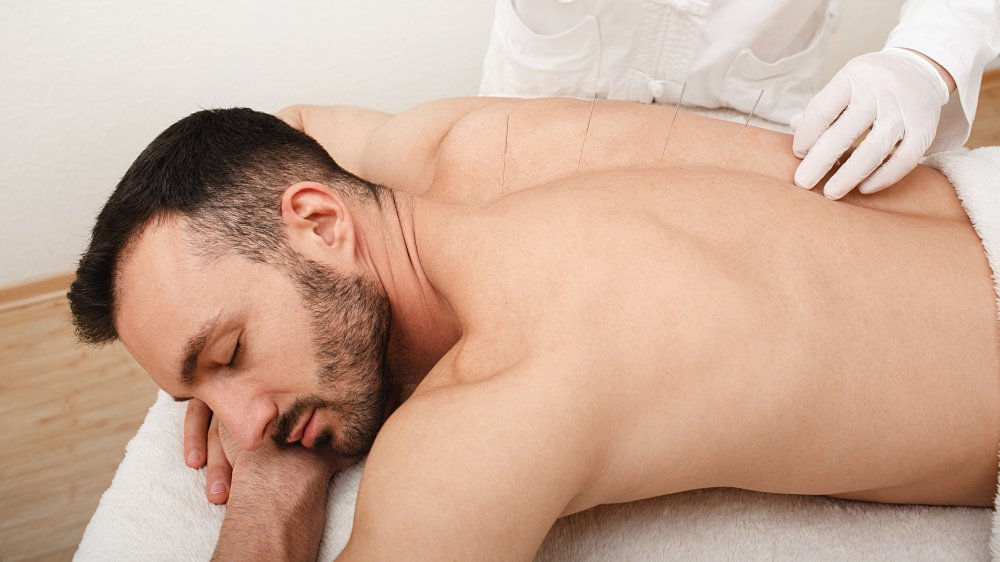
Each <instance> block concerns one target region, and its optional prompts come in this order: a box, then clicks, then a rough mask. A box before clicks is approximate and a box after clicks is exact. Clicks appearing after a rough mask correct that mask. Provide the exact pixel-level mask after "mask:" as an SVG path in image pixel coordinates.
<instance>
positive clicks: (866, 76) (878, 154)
mask: <svg viewBox="0 0 1000 562" xmlns="http://www.w3.org/2000/svg"><path fill="white" fill-rule="evenodd" d="M948 97H949V91H948V85H947V83H946V82H945V80H944V77H943V76H942V75H941V74H940V73H939V72H938V70H937V68H936V67H935V66H934V65H933V64H932V63H931V62H930V61H928V60H927V59H924V58H923V57H921V56H920V55H918V54H916V53H914V52H911V51H907V50H904V49H886V50H884V51H881V52H876V53H867V54H864V55H861V56H858V57H855V58H854V59H851V60H850V61H849V62H848V63H847V64H846V65H845V66H844V68H842V69H841V70H840V72H838V73H837V74H836V75H835V76H834V77H833V79H832V80H830V83H829V84H827V85H826V87H824V88H823V89H822V90H820V92H819V93H818V94H816V96H815V97H813V99H812V100H811V101H810V102H809V105H808V106H806V110H805V112H803V113H800V114H798V115H795V116H793V117H792V120H791V127H792V130H793V131H794V132H795V138H794V139H793V141H792V151H793V152H794V153H795V155H796V156H797V157H799V158H802V159H803V160H802V162H801V163H800V164H799V167H798V169H797V170H796V171H795V184H796V185H798V186H799V187H803V188H806V189H812V188H813V187H815V185H816V184H817V183H818V182H819V181H820V180H821V179H823V176H825V175H826V174H827V172H829V171H830V169H831V168H832V167H833V165H834V164H835V163H837V161H838V159H839V158H840V157H841V156H842V155H843V154H844V153H845V152H846V151H847V150H848V149H849V148H850V147H851V145H852V144H853V143H854V141H856V140H857V139H858V137H860V136H861V135H862V134H863V133H864V132H865V131H867V130H868V129H869V128H871V132H870V133H869V134H868V137H867V138H865V140H864V141H863V142H862V143H861V144H860V145H859V146H858V148H857V149H856V150H855V151H854V153H853V154H852V155H851V156H850V158H848V159H847V162H845V163H844V164H843V166H841V168H840V169H839V170H838V171H837V172H836V173H835V174H834V175H833V177H831V178H830V180H829V181H828V182H827V184H826V187H825V188H824V190H823V194H824V195H826V196H827V197H829V198H831V199H840V198H841V197H843V196H844V195H847V194H848V193H849V192H850V191H851V190H852V189H854V188H855V187H856V186H858V184H860V186H859V187H858V191H860V192H861V193H866V194H867V193H875V192H876V191H880V190H882V189H885V188H886V187H888V186H890V185H892V184H894V183H896V182H897V181H899V180H900V179H901V178H902V177H903V176H905V175H906V174H907V173H909V172H910V170H912V169H913V168H914V167H916V165H917V163H918V162H919V161H920V158H921V157H922V156H923V154H924V152H925V151H926V150H927V147H929V146H930V144H931V142H932V141H933V140H934V135H935V133H936V132H937V125H938V120H939V119H940V118H941V106H943V105H944V104H945V103H947V102H948ZM897 142H898V143H899V146H896V143H897ZM894 147H895V148H896V151H895V152H892V150H893V148H894ZM890 152H892V156H891V157H889V154H890ZM886 157H889V159H888V160H887V161H885V160H886ZM883 161H885V163H884V164H883Z"/></svg>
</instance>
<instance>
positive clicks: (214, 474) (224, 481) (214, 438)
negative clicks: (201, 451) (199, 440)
mask: <svg viewBox="0 0 1000 562" xmlns="http://www.w3.org/2000/svg"><path fill="white" fill-rule="evenodd" d="M232 481H233V468H232V467H231V466H230V465H229V461H228V460H227V459H226V453H225V451H223V450H222V442H221V441H220V440H219V423H218V422H217V421H216V422H213V423H212V426H211V427H210V428H209V430H208V468H207V469H206V470H205V494H206V496H207V497H208V501H210V502H212V503H214V504H216V505H221V504H224V503H226V501H228V500H229V486H230V485H231V484H232Z"/></svg>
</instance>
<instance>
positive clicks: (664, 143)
mask: <svg viewBox="0 0 1000 562" xmlns="http://www.w3.org/2000/svg"><path fill="white" fill-rule="evenodd" d="M687 87H688V83H687V81H686V80H685V81H684V85H683V86H681V95H679V96H677V105H676V106H674V116H673V117H672V118H671V119H670V126H669V127H667V140H665V141H663V150H661V151H660V160H659V161H660V162H663V155H664V154H666V153H667V143H668V142H670V133H671V131H673V130H674V121H676V120H677V113H678V112H680V110H681V100H682V99H684V90H687Z"/></svg>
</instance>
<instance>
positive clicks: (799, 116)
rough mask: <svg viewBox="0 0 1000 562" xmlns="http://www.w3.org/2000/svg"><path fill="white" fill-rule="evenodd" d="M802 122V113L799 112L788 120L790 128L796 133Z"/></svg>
mask: <svg viewBox="0 0 1000 562" xmlns="http://www.w3.org/2000/svg"><path fill="white" fill-rule="evenodd" d="M801 120H802V112H801V111H800V112H798V113H796V114H795V115H792V118H791V119H789V120H788V128H789V129H791V130H792V132H793V133H794V132H795V131H796V130H797V129H798V128H799V122H800V121H801Z"/></svg>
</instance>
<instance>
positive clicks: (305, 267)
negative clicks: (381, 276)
mask: <svg viewBox="0 0 1000 562" xmlns="http://www.w3.org/2000/svg"><path fill="white" fill-rule="evenodd" d="M290 269H291V271H289V272H288V273H289V274H290V276H291V278H292V279H293V281H294V282H295V284H296V287H297V289H298V292H299V296H300V297H301V298H302V301H303V303H304V305H305V307H306V309H307V310H308V311H309V313H310V316H311V324H312V345H313V353H314V355H315V358H316V363H317V365H318V368H317V370H316V373H315V376H316V380H317V384H318V386H319V392H318V393H316V394H310V395H307V396H302V397H299V398H298V399H296V401H295V403H294V404H292V406H291V407H290V408H289V410H288V411H287V412H285V413H284V414H282V415H281V416H280V418H279V420H278V423H277V428H276V431H275V433H274V440H275V442H277V443H279V444H281V445H283V444H285V443H286V442H287V441H288V436H289V435H290V433H291V432H292V431H293V430H294V428H295V426H296V425H297V424H298V422H299V420H300V419H301V418H302V415H303V414H304V413H305V412H307V411H308V410H309V409H311V408H318V409H320V410H326V411H327V412H329V413H332V414H335V415H336V416H337V429H336V431H334V430H333V429H331V428H330V427H322V428H319V429H318V433H317V436H316V440H315V442H314V443H313V448H314V449H315V450H320V449H322V448H324V447H329V448H330V450H332V451H333V453H334V454H336V455H338V456H342V457H359V456H363V455H365V454H367V453H368V451H370V450H371V448H372V444H373V443H374V442H375V436H376V435H377V434H378V431H379V429H380V428H381V427H382V422H383V415H384V412H385V408H386V402H387V401H388V396H389V373H388V369H387V367H386V348H387V346H388V341H389V327H390V325H391V320H392V318H391V313H390V308H389V299H388V297H387V296H386V294H385V291H384V290H383V289H382V286H381V285H380V284H378V283H377V282H375V281H373V280H371V279H369V278H367V277H362V276H346V275H343V274H341V273H339V272H337V271H335V270H333V269H330V268H328V267H326V266H323V265H321V264H319V263H316V262H314V261H309V260H305V259H301V258H299V259H298V260H296V261H295V262H294V263H293V265H292V267H291V268H290ZM318 421H319V420H316V422H318Z"/></svg>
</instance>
